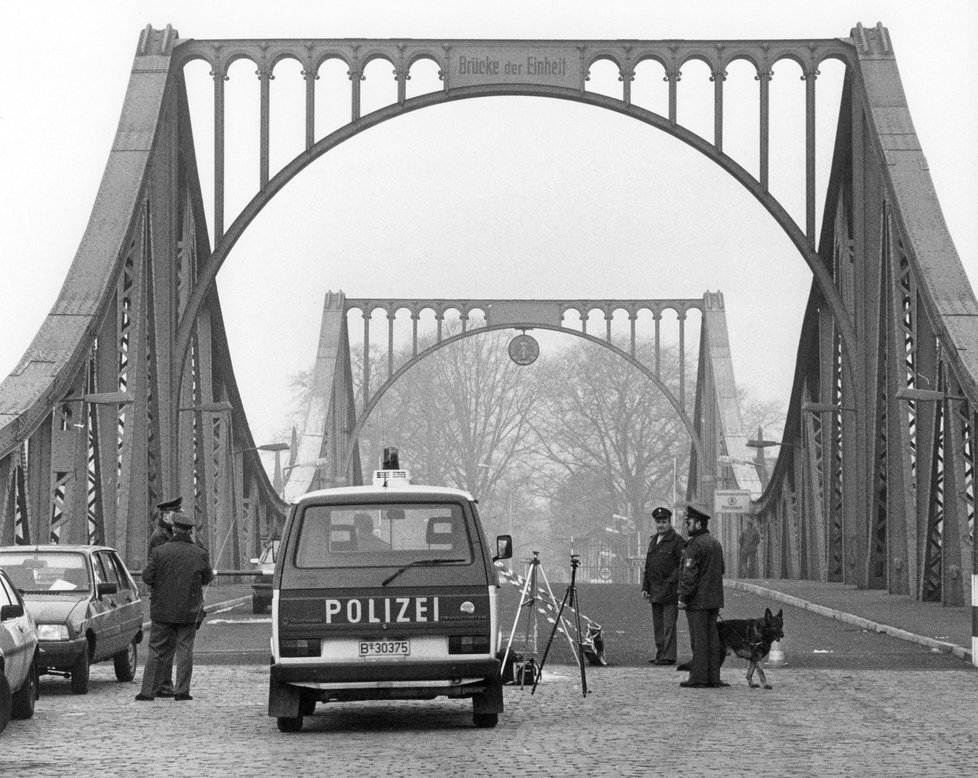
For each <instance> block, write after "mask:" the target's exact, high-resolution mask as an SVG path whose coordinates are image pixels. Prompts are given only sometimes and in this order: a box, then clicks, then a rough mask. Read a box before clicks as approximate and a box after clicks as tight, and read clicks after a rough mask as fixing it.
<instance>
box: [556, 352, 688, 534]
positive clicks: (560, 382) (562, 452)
mask: <svg viewBox="0 0 978 778" xmlns="http://www.w3.org/2000/svg"><path fill="white" fill-rule="evenodd" d="M661 362H662V365H663V370H664V371H665V370H666V369H667V368H666V366H667V365H670V364H675V363H676V360H669V359H664V360H662V361H661ZM549 367H550V376H549V382H548V390H547V391H546V392H544V395H545V396H546V397H547V402H548V405H547V412H546V413H545V414H544V415H543V416H542V419H541V422H540V424H539V425H537V433H538V434H537V444H538V451H539V453H540V455H541V456H542V457H544V458H545V459H546V460H547V461H548V463H549V465H550V469H549V472H550V478H549V480H540V479H538V484H539V488H540V489H541V492H542V493H543V494H546V495H547V496H548V497H549V498H550V499H551V500H553V501H554V502H555V506H560V505H563V506H565V509H566V506H567V505H568V500H567V495H573V494H574V492H575V490H574V489H572V488H569V487H568V482H570V481H576V482H579V483H582V484H585V485H586V492H587V494H588V495H590V496H591V499H589V500H588V501H587V502H581V503H580V504H581V505H582V507H583V506H584V505H587V510H589V511H594V510H598V507H599V506H598V505H595V504H594V498H595V497H596V496H598V495H606V499H608V500H609V501H610V502H609V503H608V504H606V505H605V507H604V511H602V515H599V516H592V517H590V519H591V521H592V522H594V523H593V524H592V527H593V526H598V525H601V526H603V524H604V523H606V522H607V521H608V519H609V518H610V514H612V513H625V514H626V515H628V516H629V517H630V518H632V519H633V520H635V521H636V523H637V524H638V526H639V527H643V526H645V522H646V521H647V517H648V515H649V513H650V512H651V508H652V507H654V505H653V503H655V502H658V501H659V500H661V499H662V498H663V497H671V494H672V475H673V457H674V456H682V455H684V454H685V453H686V452H688V450H689V436H688V433H687V431H686V428H685V426H684V425H683V424H682V422H681V420H680V419H679V418H678V416H677V414H676V412H675V410H674V409H673V408H672V406H671V405H670V404H669V402H668V401H667V400H666V399H665V397H664V396H663V394H662V392H661V391H660V390H659V389H658V388H657V387H656V386H655V385H654V384H653V383H651V382H650V381H649V380H648V379H647V378H646V376H644V375H643V374H642V373H641V372H640V371H638V370H636V369H635V368H634V366H632V365H630V364H629V363H628V362H626V361H625V360H623V359H621V357H619V356H617V355H615V354H612V353H610V352H608V351H606V350H604V349H601V348H599V347H596V346H594V345H591V344H581V345H578V346H576V347H573V348H571V349H569V350H568V351H567V352H566V354H565V355H564V359H562V360H560V361H559V362H557V361H552V362H551V364H550V366H549ZM661 378H662V380H663V381H664V382H665V383H666V384H667V385H669V386H670V388H672V389H673V390H674V391H675V390H676V389H677V388H678V377H677V376H674V375H670V374H668V373H665V372H664V373H663V374H662V375H661ZM575 499H576V498H575ZM555 518H556V519H557V520H558V521H563V520H566V519H568V516H567V514H565V515H564V516H563V517H561V516H556V517H555ZM586 520H587V517H584V516H577V517H576V518H574V517H573V512H571V516H570V526H569V527H568V529H573V530H574V531H576V532H580V531H581V530H582V529H584V527H583V526H582V522H585V521H586Z"/></svg>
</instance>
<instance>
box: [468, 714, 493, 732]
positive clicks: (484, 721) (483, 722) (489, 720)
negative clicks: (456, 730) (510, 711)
mask: <svg viewBox="0 0 978 778" xmlns="http://www.w3.org/2000/svg"><path fill="white" fill-rule="evenodd" d="M472 721H473V722H474V723H475V725H476V726H477V727H478V728H479V729H490V728H492V727H494V726H496V725H497V724H498V723H499V714H498V713H473V714H472Z"/></svg>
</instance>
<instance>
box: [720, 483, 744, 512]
mask: <svg viewBox="0 0 978 778" xmlns="http://www.w3.org/2000/svg"><path fill="white" fill-rule="evenodd" d="M713 512H714V513H750V492H749V491H748V490H747V489H717V490H716V491H715V492H714V493H713Z"/></svg>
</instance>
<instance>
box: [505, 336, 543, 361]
mask: <svg viewBox="0 0 978 778" xmlns="http://www.w3.org/2000/svg"><path fill="white" fill-rule="evenodd" d="M538 356H540V344H539V343H537V341H536V338H534V337H533V336H531V335H527V334H526V333H523V334H522V335H517V336H516V337H515V338H513V339H512V340H511V341H510V342H509V358H510V359H512V360H513V361H514V362H515V363H516V364H517V365H519V366H520V367H525V366H526V365H532V364H533V363H534V362H536V361H537V357H538Z"/></svg>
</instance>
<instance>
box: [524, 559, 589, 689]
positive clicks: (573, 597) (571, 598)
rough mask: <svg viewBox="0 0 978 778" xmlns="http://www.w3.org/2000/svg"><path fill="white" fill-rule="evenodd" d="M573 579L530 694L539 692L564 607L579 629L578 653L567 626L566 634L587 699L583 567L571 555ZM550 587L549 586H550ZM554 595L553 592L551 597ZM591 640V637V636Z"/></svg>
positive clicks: (561, 605)
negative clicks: (579, 571)
mask: <svg viewBox="0 0 978 778" xmlns="http://www.w3.org/2000/svg"><path fill="white" fill-rule="evenodd" d="M570 561H571V579H570V584H568V586H567V591H565V592H564V599H563V600H561V602H560V608H559V609H558V610H557V617H556V618H555V619H554V626H553V629H551V630H550V638H549V639H548V640H547V647H546V648H545V649H544V650H543V658H542V659H541V660H540V668H539V672H538V674H537V677H536V680H535V681H534V682H533V689H532V690H531V691H530V694H533V693H534V692H535V691H536V690H537V684H538V683H540V676H541V675H543V666H544V665H545V664H546V662H547V654H549V653H550V646H551V645H552V644H553V642H554V635H556V634H557V630H558V629H559V627H560V625H561V623H562V619H561V616H562V615H563V613H564V607H565V606H570V609H571V611H573V613H574V621H575V623H576V624H575V625H576V627H577V651H575V650H574V643H573V641H571V636H570V631H569V629H568V628H567V626H566V624H565V626H564V630H563V632H564V634H565V635H566V636H567V641H568V642H569V643H570V644H571V653H572V654H574V658H575V659H576V660H577V666H578V667H579V668H580V669H581V693H582V694H583V695H584V696H585V697H587V694H588V690H587V674H586V673H585V671H584V651H585V645H584V644H585V640H584V639H583V638H582V636H581V611H580V608H579V607H578V602H577V583H576V582H577V568H578V567H580V565H581V559H580V557H579V556H578V555H577V554H571V558H570ZM548 586H549V584H548ZM552 594H553V593H552V592H551V595H552ZM589 638H590V635H589Z"/></svg>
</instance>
